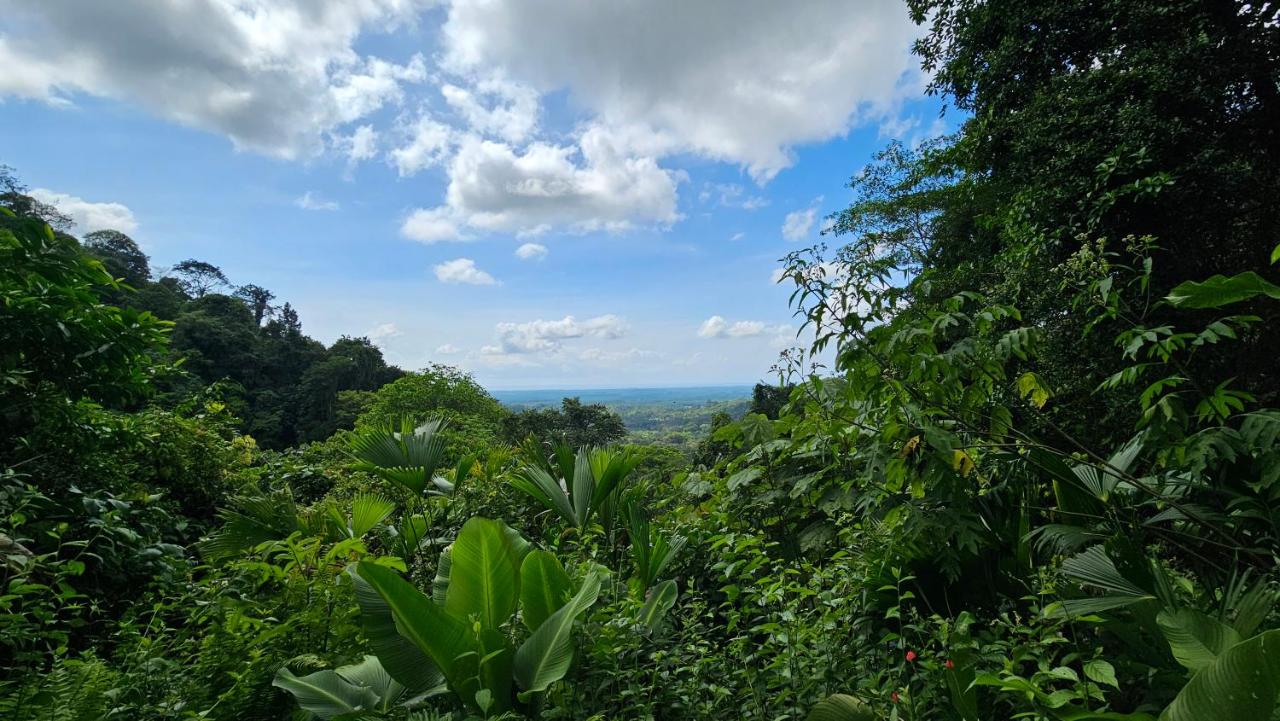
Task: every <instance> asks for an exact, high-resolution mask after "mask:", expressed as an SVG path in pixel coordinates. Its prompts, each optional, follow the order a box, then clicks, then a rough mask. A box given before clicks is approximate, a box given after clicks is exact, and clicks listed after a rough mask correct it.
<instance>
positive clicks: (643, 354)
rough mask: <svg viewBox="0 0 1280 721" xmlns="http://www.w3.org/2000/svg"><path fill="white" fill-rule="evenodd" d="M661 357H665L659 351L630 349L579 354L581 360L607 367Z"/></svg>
mask: <svg viewBox="0 0 1280 721" xmlns="http://www.w3.org/2000/svg"><path fill="white" fill-rule="evenodd" d="M661 357H663V356H662V354H661V353H658V352H657V351H651V350H644V349H642V348H629V349H627V350H623V351H613V350H606V349H603V348H586V349H584V350H583V351H582V352H581V353H579V354H578V359H579V360H583V361H586V362H588V363H592V364H595V365H600V366H605V367H615V366H618V365H620V364H623V363H627V362H629V361H637V360H656V359H658V358H661Z"/></svg>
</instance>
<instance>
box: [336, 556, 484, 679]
mask: <svg viewBox="0 0 1280 721" xmlns="http://www.w3.org/2000/svg"><path fill="white" fill-rule="evenodd" d="M357 572H358V573H359V574H360V577H361V578H363V579H364V580H365V581H368V582H369V585H370V586H372V587H373V589H374V590H375V591H377V592H378V594H379V595H380V596H382V599H383V600H384V601H386V603H387V606H389V607H390V608H391V613H392V616H393V617H394V618H395V623H396V629H397V630H398V631H399V632H400V635H402V636H404V637H405V638H407V639H409V640H410V641H412V642H413V644H414V645H415V646H417V647H418V648H419V649H421V650H422V651H423V652H424V653H426V654H427V656H429V657H430V658H431V660H432V661H433V662H434V663H435V665H436V666H437V667H438V668H439V669H440V670H441V671H443V672H444V675H445V677H446V678H447V679H449V685H450V686H451V687H453V688H454V689H455V690H457V689H459V688H461V687H462V684H463V682H464V680H465V679H463V678H461V677H460V676H459V674H458V673H456V668H457V662H458V659H459V658H461V657H463V656H465V655H467V654H468V653H474V652H475V650H476V649H475V645H474V643H473V638H474V637H473V634H472V633H471V628H470V626H469V625H468V624H467V623H464V622H462V621H459V620H457V619H456V618H454V617H453V616H451V615H449V614H448V613H446V612H445V610H444V609H443V608H441V607H440V606H438V605H437V604H436V603H435V602H433V601H432V600H431V599H429V598H427V597H426V595H424V594H423V593H422V592H421V591H419V590H418V589H416V588H414V587H413V586H411V585H409V582H408V581H405V580H404V579H403V578H401V577H400V576H399V574H397V573H396V572H395V571H392V570H391V569H389V568H383V567H382V566H379V565H377V564H375V563H371V562H369V561H361V562H360V564H359V566H357Z"/></svg>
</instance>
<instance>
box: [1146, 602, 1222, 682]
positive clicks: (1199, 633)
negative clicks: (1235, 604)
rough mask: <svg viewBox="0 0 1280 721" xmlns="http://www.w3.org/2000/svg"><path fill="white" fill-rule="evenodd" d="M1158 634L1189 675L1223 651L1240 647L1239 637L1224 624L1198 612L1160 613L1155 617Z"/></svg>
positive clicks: (1187, 610) (1185, 610) (1212, 660)
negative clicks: (1162, 634)
mask: <svg viewBox="0 0 1280 721" xmlns="http://www.w3.org/2000/svg"><path fill="white" fill-rule="evenodd" d="M1156 623H1158V624H1159V625H1160V631H1161V632H1163V633H1164V637H1165V639H1166V640H1167V641H1168V642H1169V649H1170V650H1171V651H1173V657H1174V658H1175V659H1177V660H1178V663H1180V664H1182V665H1183V666H1185V667H1186V668H1187V669H1189V670H1191V671H1199V670H1200V669H1202V668H1204V667H1205V666H1208V665H1209V664H1211V663H1213V662H1214V660H1215V659H1217V658H1218V656H1219V655H1221V654H1222V653H1223V652H1224V651H1226V650H1227V649H1229V648H1231V647H1232V646H1235V645H1236V644H1237V643H1240V634H1238V633H1236V631H1235V629H1233V628H1231V627H1230V626H1227V625H1226V624H1224V623H1222V622H1220V621H1218V620H1216V619H1213V618H1210V617H1208V616H1206V615H1204V614H1203V613H1200V612H1199V611H1193V610H1191V609H1187V608H1184V609H1179V610H1177V611H1169V610H1165V611H1161V612H1160V615H1159V616H1157V617H1156Z"/></svg>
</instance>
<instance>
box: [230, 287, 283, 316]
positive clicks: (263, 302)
mask: <svg viewBox="0 0 1280 721" xmlns="http://www.w3.org/2000/svg"><path fill="white" fill-rule="evenodd" d="M236 297H237V298H239V299H240V300H243V301H244V302H245V304H246V305H248V306H249V310H250V311H252V312H253V324H254V325H257V326H260V325H262V322H263V321H264V320H267V319H269V318H271V316H272V315H275V312H276V308H275V306H273V305H271V301H272V300H275V297H276V295H275V293H272V292H271V291H269V290H267V289H266V288H263V287H262V286H260V285H254V284H253V283H249V284H248V285H242V286H240V287H239V288H236Z"/></svg>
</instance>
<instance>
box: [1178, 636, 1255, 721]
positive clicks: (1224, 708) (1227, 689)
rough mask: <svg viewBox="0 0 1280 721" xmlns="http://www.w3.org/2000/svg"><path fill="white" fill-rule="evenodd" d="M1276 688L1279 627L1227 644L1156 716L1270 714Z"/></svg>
mask: <svg viewBox="0 0 1280 721" xmlns="http://www.w3.org/2000/svg"><path fill="white" fill-rule="evenodd" d="M1278 691H1280V630H1273V631H1267V632H1265V633H1261V634H1258V635H1257V636H1254V637H1252V638H1249V639H1246V640H1244V641H1241V642H1240V643H1238V644H1236V645H1234V646H1232V647H1231V648H1229V649H1227V650H1226V651H1225V652H1223V653H1222V654H1221V655H1219V656H1218V657H1217V658H1216V659H1214V660H1213V662H1212V663H1210V664H1208V665H1207V666H1205V667H1204V668H1202V669H1200V670H1199V671H1197V672H1196V675H1195V676H1193V677H1192V678H1191V681H1189V682H1188V683H1187V685H1186V686H1183V687H1182V691H1180V692H1179V693H1178V695H1177V697H1176V698H1174V699H1173V703H1171V704H1169V707H1168V708H1166V709H1165V710H1164V713H1162V714H1161V715H1160V721H1245V719H1249V720H1252V719H1259V721H1261V720H1262V719H1269V718H1271V714H1272V711H1274V710H1275V706H1276V694H1277V692H1278Z"/></svg>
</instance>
